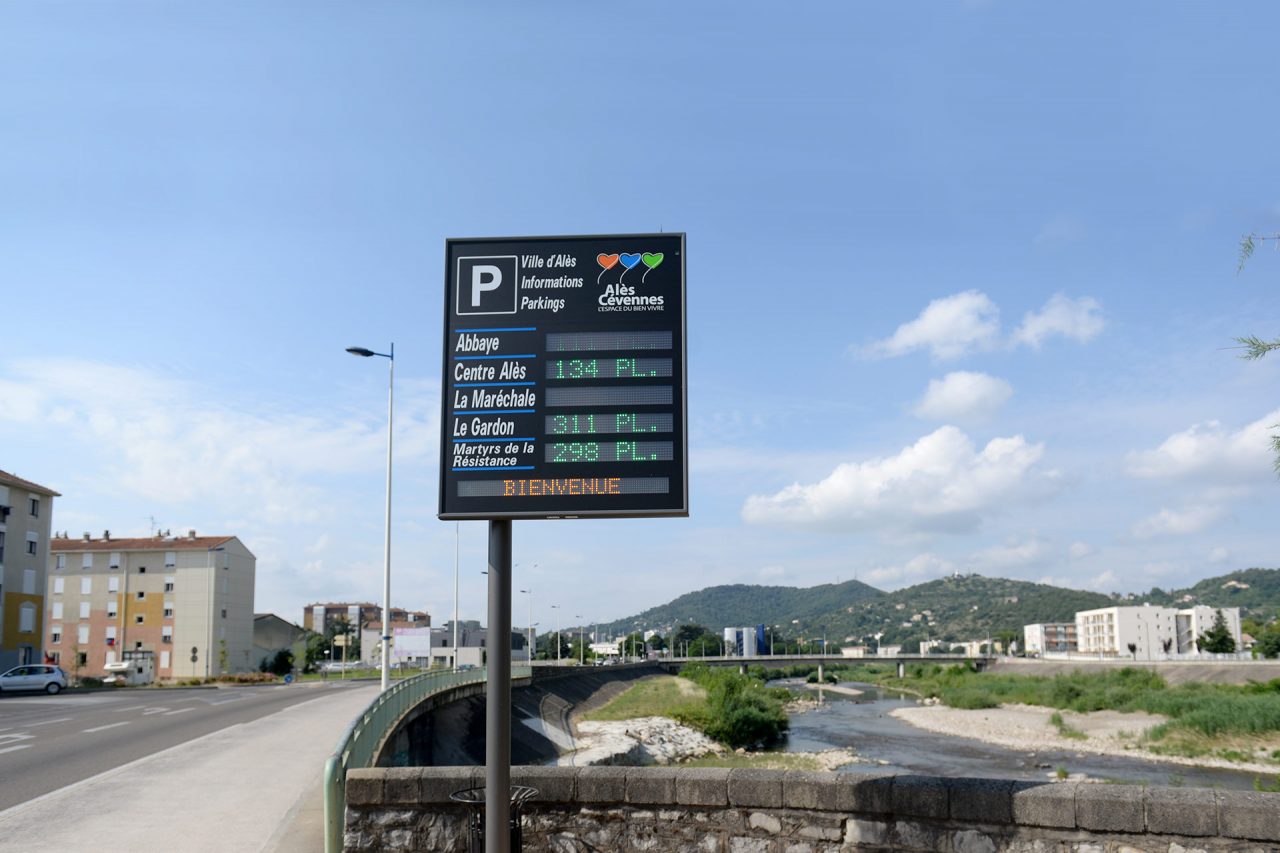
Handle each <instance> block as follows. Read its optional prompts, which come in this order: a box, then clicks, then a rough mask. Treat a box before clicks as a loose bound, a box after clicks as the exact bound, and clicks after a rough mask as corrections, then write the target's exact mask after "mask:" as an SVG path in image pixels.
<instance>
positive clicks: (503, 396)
mask: <svg viewBox="0 0 1280 853" xmlns="http://www.w3.org/2000/svg"><path fill="white" fill-rule="evenodd" d="M684 273H685V257H684V235H683V234H630V235H617V236H601V237H518V238H485V239H466V240H448V241H446V242H445V323H444V383H443V388H444V393H443V411H442V416H441V419H440V420H441V432H442V436H441V437H442V443H441V472H440V511H439V517H440V518H442V519H461V518H490V519H492V518H565V517H580V516H615V517H617V516H621V517H627V516H630V517H643V516H685V515H688V514H689V505H688V445H687V442H686V439H685V434H686V430H685V425H686V421H687V417H686V411H685V407H686V397H685V376H686V365H685V315H684V311H685V298H684Z"/></svg>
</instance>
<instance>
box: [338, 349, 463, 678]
mask: <svg viewBox="0 0 1280 853" xmlns="http://www.w3.org/2000/svg"><path fill="white" fill-rule="evenodd" d="M347 352H349V353H351V354H352V355H358V356H360V357H362V358H370V357H371V356H375V355H376V356H379V357H381V358H385V359H386V360H387V366H388V371H387V528H386V536H385V539H384V541H383V546H382V689H383V690H386V689H387V688H388V687H390V686H391V423H392V416H393V413H394V403H395V381H396V345H395V343H394V342H393V343H392V344H391V352H385V353H384V352H374V351H373V350H371V349H365V348H364V347H347ZM454 655H455V657H454V659H455V660H457V657H456V656H457V648H456V647H455V648H454Z"/></svg>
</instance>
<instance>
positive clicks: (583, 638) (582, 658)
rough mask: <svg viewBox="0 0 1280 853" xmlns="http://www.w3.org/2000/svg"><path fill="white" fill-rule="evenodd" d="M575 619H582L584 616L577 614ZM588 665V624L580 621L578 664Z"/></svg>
mask: <svg viewBox="0 0 1280 853" xmlns="http://www.w3.org/2000/svg"><path fill="white" fill-rule="evenodd" d="M573 618H574V619H578V620H581V619H582V617H581V616H578V615H575V616H574V617H573ZM586 665H587V626H586V624H585V623H583V622H581V621H579V622H578V666H586Z"/></svg>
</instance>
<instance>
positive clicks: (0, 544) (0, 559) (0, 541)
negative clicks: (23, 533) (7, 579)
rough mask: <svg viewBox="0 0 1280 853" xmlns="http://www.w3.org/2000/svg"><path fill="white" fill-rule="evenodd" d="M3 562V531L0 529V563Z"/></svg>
mask: <svg viewBox="0 0 1280 853" xmlns="http://www.w3.org/2000/svg"><path fill="white" fill-rule="evenodd" d="M3 562H4V531H3V530H0V563H3Z"/></svg>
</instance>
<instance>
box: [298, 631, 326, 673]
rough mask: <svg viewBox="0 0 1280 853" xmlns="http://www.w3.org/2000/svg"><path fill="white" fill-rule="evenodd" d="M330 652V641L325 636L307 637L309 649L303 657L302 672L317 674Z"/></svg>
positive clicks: (314, 635) (310, 635)
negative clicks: (321, 663)
mask: <svg viewBox="0 0 1280 853" xmlns="http://www.w3.org/2000/svg"><path fill="white" fill-rule="evenodd" d="M328 651H329V640H328V638H326V637H325V635H324V634H316V633H311V634H308V635H307V649H306V653H305V655H304V657H303V662H302V671H303V672H315V671H316V669H317V668H318V666H319V664H320V662H321V661H323V660H324V658H325V655H326V654H327V653H328Z"/></svg>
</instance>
